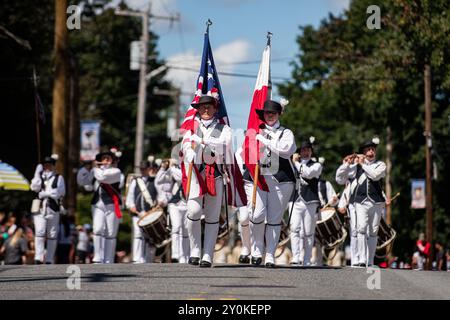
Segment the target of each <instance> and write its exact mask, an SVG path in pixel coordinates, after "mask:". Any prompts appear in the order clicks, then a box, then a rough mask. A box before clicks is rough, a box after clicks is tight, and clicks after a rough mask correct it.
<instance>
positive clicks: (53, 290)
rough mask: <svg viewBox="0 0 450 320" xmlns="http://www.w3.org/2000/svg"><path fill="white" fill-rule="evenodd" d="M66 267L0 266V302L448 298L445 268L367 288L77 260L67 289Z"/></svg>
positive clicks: (290, 271) (325, 280)
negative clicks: (75, 277)
mask: <svg viewBox="0 0 450 320" xmlns="http://www.w3.org/2000/svg"><path fill="white" fill-rule="evenodd" d="M67 267H68V265H39V266H0V300H4V299H121V300H123V299H163V300H167V299H183V300H184V299H214V300H219V299H261V300H262V299H389V300H390V299H450V273H448V272H426V271H410V270H380V280H381V281H380V287H381V289H379V290H377V289H373V290H370V289H368V286H367V283H368V279H369V277H372V276H374V275H373V274H369V273H367V270H366V269H352V268H321V269H319V268H293V267H279V268H277V269H269V270H268V269H265V268H262V267H258V268H257V267H251V266H240V265H215V266H214V267H213V268H210V269H200V268H199V267H194V266H190V265H180V264H146V265H132V264H116V265H81V266H80V269H81V289H80V290H69V289H68V288H67V282H68V281H67V279H68V276H69V274H68V273H66V271H67ZM70 283H72V284H73V283H74V282H72V281H71V282H70ZM369 284H371V285H372V287H373V286H376V285H377V283H376V281H375V280H374V278H370V279H369Z"/></svg>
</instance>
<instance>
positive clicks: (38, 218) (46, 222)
mask: <svg viewBox="0 0 450 320" xmlns="http://www.w3.org/2000/svg"><path fill="white" fill-rule="evenodd" d="M42 170H43V169H42V165H38V166H37V168H36V172H35V174H34V178H33V179H32V180H31V190H33V191H34V192H38V196H39V199H41V200H42V203H41V208H40V210H39V213H38V214H35V215H34V216H33V221H34V227H35V256H34V260H35V261H40V262H42V261H43V260H44V253H45V240H46V239H47V253H46V255H45V262H46V263H53V262H54V256H55V251H56V246H57V236H58V226H59V211H60V209H59V202H60V201H61V199H62V198H63V197H64V195H65V194H66V187H65V183H64V178H63V177H62V176H61V175H58V180H57V181H55V178H56V173H55V172H49V171H46V172H42Z"/></svg>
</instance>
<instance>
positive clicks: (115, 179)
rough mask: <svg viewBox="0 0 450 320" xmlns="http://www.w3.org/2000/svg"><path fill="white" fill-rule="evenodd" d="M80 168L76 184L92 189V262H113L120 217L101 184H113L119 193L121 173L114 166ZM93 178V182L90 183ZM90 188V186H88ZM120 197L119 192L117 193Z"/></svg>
mask: <svg viewBox="0 0 450 320" xmlns="http://www.w3.org/2000/svg"><path fill="white" fill-rule="evenodd" d="M83 169H84V168H82V169H80V172H81V173H80V172H79V175H78V177H77V181H78V184H79V185H81V186H83V187H84V188H85V189H86V186H88V185H91V186H92V189H93V190H94V198H93V201H92V220H93V233H94V258H93V260H92V261H93V262H94V263H114V258H115V251H116V237H117V232H118V229H119V224H120V221H121V219H119V218H118V217H117V216H116V212H115V207H114V203H113V201H112V199H111V197H110V196H109V195H108V193H107V192H106V190H105V189H104V188H102V187H101V184H105V185H110V186H111V187H112V185H115V186H116V187H115V192H116V193H119V192H120V191H119V190H120V184H121V181H122V179H123V178H122V174H121V172H120V169H118V168H114V167H108V168H107V167H103V168H93V169H92V170H91V171H90V172H88V173H87V172H86V171H87V170H86V169H85V170H83ZM93 179H94V183H92V181H93ZM89 189H90V188H89ZM118 196H119V199H120V194H118Z"/></svg>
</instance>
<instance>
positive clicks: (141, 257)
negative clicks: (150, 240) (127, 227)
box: [131, 215, 148, 263]
mask: <svg viewBox="0 0 450 320" xmlns="http://www.w3.org/2000/svg"><path fill="white" fill-rule="evenodd" d="M131 220H132V223H133V244H132V247H133V262H134V263H145V262H146V261H145V249H146V247H147V246H148V245H147V243H146V242H145V239H144V235H143V234H142V230H141V228H140V227H139V226H138V221H139V217H138V216H136V215H133V217H132V218H131Z"/></svg>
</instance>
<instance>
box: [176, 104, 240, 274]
mask: <svg viewBox="0 0 450 320" xmlns="http://www.w3.org/2000/svg"><path fill="white" fill-rule="evenodd" d="M215 103H216V102H215V99H214V98H213V97H210V96H202V97H201V98H200V100H199V102H198V103H197V104H192V106H193V107H195V108H197V107H198V106H199V105H200V104H215ZM196 117H197V120H198V124H199V125H198V128H197V130H196V132H194V134H192V133H191V131H188V132H187V133H186V134H185V136H184V138H183V144H182V153H183V155H184V161H185V164H188V163H190V162H191V161H193V160H194V167H195V168H194V171H195V172H193V173H192V176H193V177H195V181H191V192H190V193H189V198H188V200H187V220H188V221H187V227H188V232H189V239H190V247H191V252H190V259H189V263H190V264H193V265H198V264H200V266H201V267H210V266H211V265H212V262H213V255H214V246H215V244H216V240H217V234H218V230H219V217H220V211H221V205H222V202H223V201H224V197H223V193H224V184H223V179H222V172H221V170H222V164H225V159H224V157H225V154H226V152H227V151H228V150H230V149H231V138H232V133H231V128H230V127H229V126H228V125H225V124H221V123H219V122H218V120H217V118H213V119H211V120H203V119H201V118H200V117H199V116H198V115H196ZM193 143H194V144H195V146H196V147H195V146H194V147H195V148H193V145H192V144H193ZM185 164H183V165H185ZM185 168H186V167H185ZM193 184H197V186H195V189H196V190H199V189H206V190H203V192H192V189H194V186H193ZM202 214H203V215H204V217H205V232H204V242H203V256H202V261H201V262H200V255H201V253H202V243H201V221H200V219H201V217H202Z"/></svg>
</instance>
